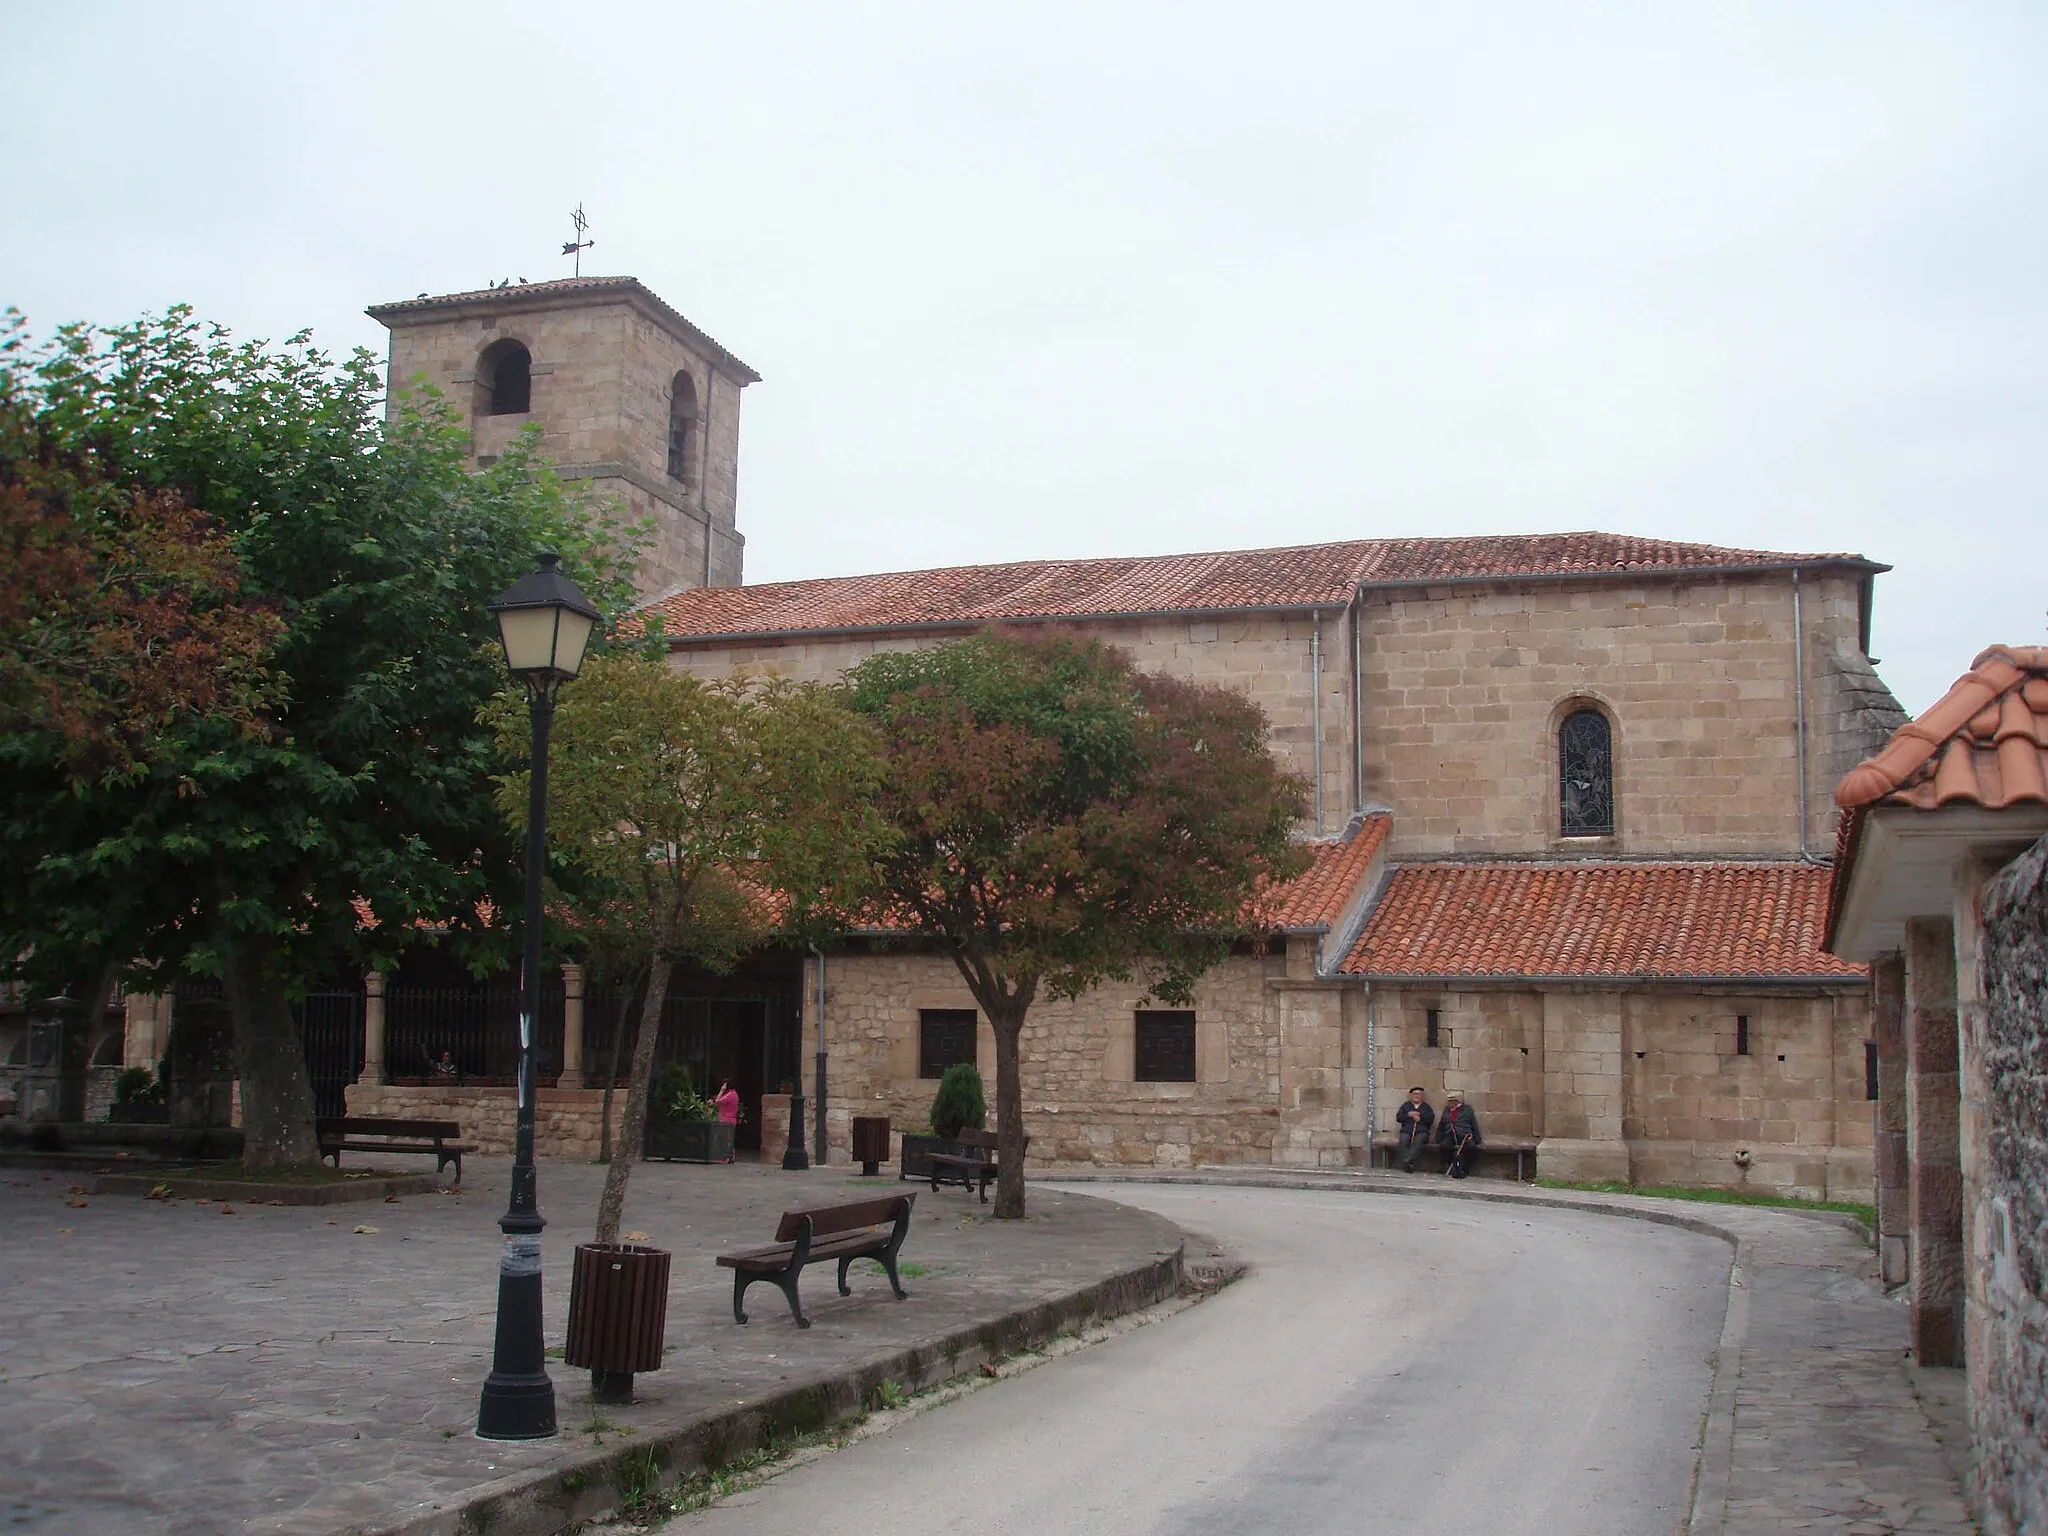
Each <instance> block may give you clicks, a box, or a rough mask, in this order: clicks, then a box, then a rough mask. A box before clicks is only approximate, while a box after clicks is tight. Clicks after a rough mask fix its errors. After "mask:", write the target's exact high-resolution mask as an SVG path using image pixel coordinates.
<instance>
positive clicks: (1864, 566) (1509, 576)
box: [1358, 555, 1891, 592]
mask: <svg viewBox="0 0 2048 1536" xmlns="http://www.w3.org/2000/svg"><path fill="white" fill-rule="evenodd" d="M1890 569H1891V567H1890V566H1888V565H1883V564H1880V563H1879V562H1878V561H1875V560H1866V559H1865V558H1864V557H1863V556H1861V555H1823V556H1820V557H1818V558H1816V559H1812V560H1770V561H1753V562H1746V563H1743V564H1739V565H1725V564H1724V565H1631V566H1611V567H1607V568H1605V569H1601V570H1585V571H1495V572H1492V573H1490V574H1489V573H1484V572H1476V571H1473V572H1460V573H1459V574H1457V575H1455V576H1403V577H1400V578H1397V579H1395V580H1392V581H1360V582H1359V584H1358V590H1359V591H1361V592H1397V591H1410V590H1413V589H1415V588H1418V587H1472V586H1492V585H1493V584H1495V583H1497V582H1514V581H1543V582H1550V581H1656V580H1680V579H1683V578H1686V577H1693V576H1769V575H1780V576H1783V575H1789V574H1791V573H1792V572H1794V571H1814V570H1839V571H1855V572H1857V573H1859V574H1861V575H1867V576H1881V575H1883V574H1884V573H1885V572H1886V571H1889V570H1890Z"/></svg>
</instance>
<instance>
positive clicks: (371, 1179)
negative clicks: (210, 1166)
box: [91, 1173, 441, 1205]
mask: <svg viewBox="0 0 2048 1536" xmlns="http://www.w3.org/2000/svg"><path fill="white" fill-rule="evenodd" d="M440 1187H441V1180H440V1176H439V1175H438V1174H432V1173H386V1174H372V1175H370V1176H368V1177H367V1178H360V1179H355V1178H351V1179H344V1180H340V1181H337V1182H335V1183H332V1184H287V1183H276V1184H265V1183H262V1182H261V1181H258V1180H245V1179H210V1178H208V1177H206V1176H205V1175H204V1174H201V1175H199V1176H198V1177H196V1178H194V1177H191V1176H182V1175H179V1174H177V1173H103V1174H101V1175H100V1176H99V1177H98V1178H97V1179H95V1180H94V1181H93V1185H92V1191H91V1192H92V1193H93V1194H95V1195H141V1196H143V1197H144V1198H145V1199H146V1198H148V1197H149V1196H150V1194H151V1193H152V1192H153V1191H155V1190H157V1189H164V1190H166V1191H168V1193H166V1194H165V1195H164V1196H163V1197H162V1198H164V1199H167V1200H239V1201H241V1202H242V1203H243V1204H244V1205H341V1204H343V1203H345V1202H347V1201H352V1200H384V1199H386V1198H387V1197H392V1196H399V1195H431V1194H433V1193H435V1192H436V1191H437V1190H438V1189H439V1188H440Z"/></svg>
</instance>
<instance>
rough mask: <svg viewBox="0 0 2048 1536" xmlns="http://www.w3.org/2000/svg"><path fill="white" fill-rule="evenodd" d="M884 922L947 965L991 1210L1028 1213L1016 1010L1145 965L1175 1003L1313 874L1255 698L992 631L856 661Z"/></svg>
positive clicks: (1081, 649)
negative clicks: (990, 1153) (965, 1034)
mask: <svg viewBox="0 0 2048 1536" xmlns="http://www.w3.org/2000/svg"><path fill="white" fill-rule="evenodd" d="M844 686H845V690H846V696H847V699H848V702H849V703H850V704H851V705H852V707H853V708H854V709H855V711H857V712H858V713H860V714H862V715H865V716H867V717H868V718H869V719H870V720H872V721H873V722H874V723H875V725H876V726H877V728H878V729H879V732H880V736H881V740H882V754H883V764H884V768H883V780H882V788H881V792H880V794H879V795H878V797H877V805H878V808H879V809H880V810H881V812H882V815H883V817H884V818H885V820H886V821H887V822H888V823H889V825H890V827H891V829H892V831H893V833H894V838H893V841H892V842H891V843H890V844H888V845H886V846H885V847H884V849H883V851H882V852H881V853H880V855H879V882H880V886H881V888H882V890H883V891H884V892H885V893H886V895H885V898H884V900H885V903H886V906H887V913H886V916H887V917H888V918H889V919H890V920H892V921H894V922H897V923H900V924H902V925H904V926H907V927H909V928H913V929H915V930H917V931H918V932H920V933H922V934H925V935H927V936H929V937H930V938H931V939H932V940H934V941H935V942H936V943H937V944H938V945H939V946H940V947H941V948H942V949H943V950H944V951H945V952H946V954H947V955H949V956H950V957H951V958H952V961H953V963H954V965H955V966H957V967H958V969H959V971H960V974H961V976H962V977H963V978H964V979H965V980H966V983H967V986H968V989H969V990H970V991H971V992H972V993H973V994H974V999H975V1001H976V1002H977V1003H979V1004H980V1005H981V1009H982V1012H983V1013H985V1014H986V1015H987V1016H988V1020H989V1023H990V1025H991V1026H992V1028H993V1030H994V1033H995V1043H996V1133H997V1137H998V1146H997V1156H998V1159H999V1161H1000V1164H1001V1171H1000V1172H999V1174H998V1176H997V1183H996V1189H997V1196H996V1206H995V1214H996V1215H997V1216H999V1217H1008V1218H1016V1217H1021V1216H1022V1215H1023V1214H1024V1157H1023V1152H1024V1099H1023V1087H1022V1081H1021V1076H1020V1053H1021V1038H1022V1033H1023V1027H1024V1019H1025V1016H1026V1015H1027V1013H1028V1012H1029V1010H1030V1008H1031V1005H1032V1003H1033V1002H1034V1001H1035V1000H1036V999H1037V998H1038V997H1039V996H1040V995H1041V994H1043V995H1046V996H1050V997H1054V998H1075V997H1079V996H1080V995H1081V994H1083V993H1085V992H1087V991H1089V990H1090V989H1092V988H1094V987H1097V986H1100V985H1101V984H1103V983H1104V982H1110V981H1124V980H1128V979H1130V978H1131V977H1132V976H1133V975H1136V974H1141V973H1142V974H1143V975H1144V977H1145V978H1146V981H1147V985H1148V987H1149V989H1150V992H1151V995H1153V996H1156V997H1159V998H1160V999H1162V1000H1163V1001H1167V1002H1179V1003H1184V1002H1186V1001H1188V1000H1189V999H1190V998H1191V997H1192V995H1193V989H1194V986H1195V983H1196V981H1197V980H1198V979H1199V978H1200V977H1201V975H1202V973H1203V972H1204V971H1206V970H1207V969H1209V968H1210V967H1211V966H1213V965H1214V964H1216V963H1217V962H1218V961H1219V960H1221V959H1222V958H1223V957H1224V956H1225V955H1227V954H1228V953H1229V951H1230V947H1231V945H1232V944H1233V943H1234V942H1238V941H1241V940H1242V939H1244V938H1245V937H1247V936H1248V926H1247V912H1248V910H1249V907H1250V903H1251V902H1252V901H1253V899H1254V897H1255V896H1256V895H1257V893H1258V891H1259V889H1260V888H1261V886H1262V885H1264V884H1266V883H1269V882H1271V881H1274V880H1280V879H1287V878H1290V877H1292V876H1293V875H1295V874H1298V873H1300V872H1301V870H1303V869H1304V868H1306V867H1307V859H1306V856H1305V855H1304V854H1303V853H1302V851H1301V850H1300V849H1299V848H1298V847H1297V846H1296V845H1295V844H1294V843H1293V841H1292V840H1291V832H1292V829H1293V828H1294V826H1295V825H1296V824H1297V823H1298V822H1299V821H1300V819H1301V817H1302V816H1303V815H1304V814H1305V812H1306V809H1307V792H1306V786H1305V785H1304V784H1303V783H1302V781H1301V780H1300V779H1299V778H1298V777H1296V776H1294V775H1291V774H1288V773H1286V772H1284V771H1283V770H1282V769H1281V768H1280V766H1279V764H1278V763H1276V762H1275V761H1274V759H1273V756H1272V753H1271V752H1270V751H1269V750H1268V748H1267V745H1266V719H1265V716H1264V714H1263V712H1262V711H1261V710H1260V709H1259V708H1258V706H1257V705H1255V704H1253V703H1252V702H1251V701H1250V700H1249V699H1247V698H1245V697H1244V696H1243V695H1241V694H1238V693H1234V692H1232V691H1230V690H1228V689H1224V688H1217V687H1209V686H1203V685H1201V684H1196V683H1191V682H1186V681H1183V680H1180V679H1177V678H1171V677H1163V676H1158V675H1154V674H1150V673H1146V672H1142V671H1140V670H1139V669H1138V668H1137V667H1136V666H1135V665H1134V664H1133V662H1132V661H1131V659H1130V657H1129V656H1128V655H1126V654H1124V653H1123V652H1120V651H1117V650H1115V649H1113V648H1111V647H1109V646H1107V645H1104V644H1102V643H1101V642H1099V641H1094V640H1085V639H1077V638H1072V637H1066V636H1057V635H1030V634H1024V633H1017V632H1008V633H1004V632H988V633H983V634H980V635H976V636H973V637H971V638H969V639H966V640H960V641H955V642H952V643H950V644H945V645H940V646H935V647H933V648H931V649H928V650H921V651H911V652H903V653H885V654H882V655H877V656H873V657H870V658H869V659H868V660H867V661H865V662H863V663H861V665H860V666H858V667H856V668H855V669H854V670H853V671H852V672H850V673H849V674H848V675H847V678H846V680H845V685H844Z"/></svg>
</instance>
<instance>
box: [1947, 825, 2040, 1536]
mask: <svg viewBox="0 0 2048 1536" xmlns="http://www.w3.org/2000/svg"><path fill="white" fill-rule="evenodd" d="M1983 913H1984V947H1983V956H1982V974H1983V990H1984V994H1985V1000H1986V1007H1985V1008H1984V1010H1983V1021H1982V1026H1981V1028H1982V1038H1981V1041H1977V1042H1974V1043H1975V1044H1977V1046H1978V1051H1977V1054H1978V1057H1979V1060H1980V1061H1981V1063H1982V1073H1983V1077H1984V1088H1985V1092H1984V1114H1983V1116H1982V1117H1981V1121H1980V1123H1979V1125H1978V1127H1977V1128H1976V1129H1977V1144H1976V1145H1974V1146H1972V1147H1971V1148H1968V1149H1966V1152H1965V1156H1966V1159H1967V1160H1968V1162H1969V1165H1970V1167H1971V1169H1972V1172H1973V1173H1974V1174H1975V1178H1974V1179H1973V1185H1974V1189H1973V1193H1974V1195H1975V1197H1976V1206H1977V1213H1976V1214H1977V1219H1976V1220H1975V1222H1973V1224H1972V1226H1973V1232H1972V1237H1973V1246H1974V1247H1975V1248H1976V1249H1977V1251H1976V1252H1974V1253H1972V1254H1971V1256H1970V1258H1971V1263H1970V1296H1969V1327H1968V1345H1967V1355H1968V1359H1969V1366H1970V1393H1971V1421H1972V1425H1973V1428H1974V1430H1975V1440H1976V1448H1977V1472H1976V1481H1977V1487H1976V1489H1975V1490H1974V1491H1975V1492H1976V1493H1977V1495H1978V1499H1979V1504H1980V1510H1981V1513H1982V1515H1983V1518H1984V1523H1985V1529H1986V1531H1987V1533H1988V1536H2011V1533H2015V1532H2022V1533H2023V1532H2031V1531H2041V1530H2048V839H2044V840H2043V841H2041V842H2039V843H2036V844H2035V845H2034V846H2033V847H2032V848H2031V849H2029V850H2028V851H2027V852H2026V853H2025V854H2023V855H2022V856H2021V857H2020V858H2019V859H2017V860H2016V861H2014V862H2013V863H2012V864H2011V865H2009V866H2008V867H2007V868H2006V869H2005V870H2004V871H2003V872H2002V873H2001V874H1999V875H1998V876H1997V877H1996V878H1995V879H1994V880H1992V882H1991V883H1990V885H1989V886H1988V888H1987V889H1986V891H1985V894H1984V904H1983Z"/></svg>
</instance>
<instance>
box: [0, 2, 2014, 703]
mask: <svg viewBox="0 0 2048 1536" xmlns="http://www.w3.org/2000/svg"><path fill="white" fill-rule="evenodd" d="M0 22H4V36H5V39H6V45H7V52H8V54H9V55H10V67H9V69H8V71H7V75H8V88H9V97H10V100H9V109H8V111H7V113H6V115H5V118H4V125H0V151H4V154H5V164H6V165H7V166H8V177H7V179H8V183H9V187H8V208H9V218H8V220H7V224H8V234H7V238H6V239H5V240H0V303H11V304H13V305H15V306H17V307H19V308H21V309H23V310H25V311H26V312H27V313H28V315H29V316H30V319H31V322H32V323H33V324H34V325H35V326H36V327H37V328H38V329H47V328H48V327H49V326H51V325H53V324H55V323H56V322H58V321H60V320H66V319H75V318H87V319H94V320H101V321H111V320H115V319H123V318H130V317H133V316H134V315H136V314H138V313H140V312H142V311H144V310H154V309H160V308H162V307H163V306H165V305H167V304H170V303H172V302H175V301H179V300H189V301H190V302H192V303H193V304H194V305H196V306H197V307H198V309H199V311H200V313H201V314H202V315H204V316H206V317H208V318H211V319H217V320H219V321H221V322H223V323H225V324H227V325H228V326H229V327H231V328H232V329H233V330H234V331H235V332H237V333H238V334H240V335H251V336H266V337H273V338H281V337H282V336H284V335H286V334H288V333H289V332H291V331H293V330H296V329H298V328H300V327H301V326H311V327H312V328H313V330H314V332H315V334H316V337H317V339H318V340H320V341H321V342H322V343H324V344H326V345H328V346H330V347H332V348H336V349H346V348H349V347H353V346H368V347H372V348H374V349H376V350H377V351H378V352H379V353H380V354H381V353H382V351H383V349H384V332H383V331H382V329H381V327H379V326H377V325H376V324H375V322H373V321H371V320H369V319H368V318H367V317H365V316H364V315H363V313H362V310H363V306H365V305H367V304H370V303H374V302H377V301H380V300H389V299H398V298H410V297H411V296H413V295H414V294H417V293H421V292H433V293H441V292H447V291H451V290H456V289H464V288H474V287H480V286H482V285H483V284H484V283H486V282H489V281H492V280H495V279H499V278H504V277H511V278H520V277H525V278H530V279H534V280H539V279H541V278H546V277H556V276H564V275H567V272H568V270H569V266H568V262H567V261H566V260H565V259H564V258H562V257H560V256H559V255H558V254H557V252H558V251H559V248H560V243H561V242H562V241H563V240H564V239H566V238H568V236H569V224H568V214H569V210H570V209H571V208H572V207H573V206H575V204H576V203H577V202H578V201H581V202H582V203H583V204H584V205H585V207H586V208H587V209H588V212H589V215H590V219H591V223H592V233H593V235H594V236H595V237H596V239H597V242H598V243H597V247H596V249H595V250H594V251H593V252H591V253H589V258H588V259H587V261H586V267H585V270H586V271H595V272H602V273H631V274H633V275H635V276H638V277H639V278H641V279H642V280H644V281H645V282H647V283H648V284H649V285H650V286H652V287H653V288H654V289H655V290H656V291H657V292H658V293H660V294H661V295H662V296H663V297H664V298H666V299H668V300H669V302H671V303H672V304H674V305H675V306H676V307H677V308H678V309H680V310H682V311H683V312H684V313H685V314H687V315H689V316H690V317H691V318H692V319H693V320H694V321H696V322H697V323H698V324H699V325H700V326H701V327H702V328H703V329H704V330H706V331H708V332H709V333H710V334H712V335H713V336H716V337H717V338H718V339H719V340H720V341H721V342H723V343H724V344H725V345H726V346H727V347H729V348H730V349H731V350H732V351H734V352H736V353H737V354H738V355H739V356H741V357H743V358H745V359H746V360H747V361H748V362H749V363H751V364H753V366H754V367H756V368H757V369H759V370H760V372H761V373H762V374H763V375H764V382H763V383H761V384H759V385H757V386H755V387H753V388H751V389H749V390H748V392H747V395H746V407H745V416H744V418H743V421H744V426H743V432H742V444H743V453H742V472H741V480H740V526H741V529H742V531H743V532H744V533H745V534H746V535H747V537H748V540H749V544H748V549H747V579H748V580H749V581H773V580H779V579H786V578H791V577H803V576H816V575H831V574H841V573H850V572H857V571H865V570H882V569H900V568H905V567H920V566H933V565H947V564H958V563H965V562H973V561H993V560H1011V559H1029V558H1036V557H1052V556H1072V555H1115V554H1144V553H1162V552H1170V551H1178V550H1189V549H1227V548H1240V547H1245V546H1256V545H1270V544H1290V543H1307V542H1314V541H1318V540H1324V539H1339V538H1355V537H1367V536H1414V535H1432V534H1466V533H1528V532H1540V531H1550V530H1566V529H1579V528H1600V529H1608V530H1613V531H1617V532H1631V533H1640V534H1647V535H1655V536H1661V537H1668V538H1678V539H1697V540H1705V541H1712V542H1717V543H1726V544H1739V545H1753V546H1760V547H1765V548H1772V549H1782V550H1851V551H1856V552H1859V553H1863V554H1867V555H1869V556H1871V557H1872V558H1874V559H1877V560H1882V561H1885V562H1888V563H1890V564H1892V565H1894V566H1896V567H1897V569H1896V570H1895V571H1894V572H1893V573H1892V574H1890V575H1888V576H1884V577H1881V578H1880V579H1879V582H1878V599H1877V628H1876V640H1875V643H1874V649H1875V650H1876V651H1877V653H1878V655H1879V656H1880V657H1882V658H1883V666H1882V670H1883V672H1884V674H1885V676H1886V678H1887V679H1888V680H1889V681H1890V682H1891V684H1892V686H1893V688H1894V690H1895V691H1896V692H1897V693H1898V694H1899V696H1900V699H1901V701H1902V702H1903V703H1905V704H1906V705H1907V707H1908V708H1910V709H1914V710H1918V709H1921V708H1923V707H1925V706H1926V705H1927V704H1929V703H1930V702H1932V701H1933V699H1934V698H1936V697H1937V696H1939V694H1940V693H1941V691H1942V690H1943V689H1944V688H1945V687H1946V686H1947V684H1948V683H1949V682H1950V681H1951V680H1952V679H1953V678H1954V677H1955V676H1956V675H1957V674H1958V673H1960V672H1961V671H1962V670H1963V669H1964V668H1966V667H1967V666H1968V665H1969V662H1970V659H1971V657H1972V656H1973V655H1974V654H1975V653H1976V652H1977V651H1978V650H1979V649H1980V648H1981V647H1983V646H1984V645H1987V644H1990V643H1992V642H1994V641H2006V642H2020V643H2041V642H2042V641H2043V640H2044V638H2048V630H2044V609H2048V580H2044V576H2048V515H2044V512H2043V508H2042V505H2041V496H2040V486H2041V479H2042V476H2041V459H2042V447H2043V441H2044V416H2043V405H2044V371H2048V345H2044V342H2048V336H2044V326H2043V320H2044V294H2043V274H2044V273H2048V259H2044V258H2048V249H2044V246H2048V211H2044V206H2043V199H2042V192H2043V173H2044V171H2048V88H2044V86H2043V81H2044V79H2048V69H2044V66H2048V49H2044V41H2048V7H2042V6H2040V5H2038V4H2037V5H2031V6H2029V5H2018V4H2015V5H1992V4H1950V3H1944V4H1932V3H1929V4H1919V5H1914V6H1888V5H1881V4H1871V3H1857V4H1853V5H1851V4H1839V5H1836V4H1798V3H1791V0H1772V3H1768V4H1757V5H1740V4H1734V3H1729V0H1712V3H1700V4H1694V5H1682V4H1659V5H1651V6H1645V5H1641V4H1628V5H1615V6H1598V5H1576V4H1537V3H1533V0H1512V3H1508V0H1503V3H1499V4H1493V5H1484V6H1476V5H1474V6H1464V5H1453V4H1432V5H1398V6H1396V5H1361V4H1329V5H1325V6H1319V7H1289V6H1279V5H1273V4H1265V5H1260V6H1246V5H1231V6H1227V7H1226V6H1195V5H1178V6H1171V7H1169V6H1165V5H1159V6H1141V5H1122V4H1108V3H1099V0H1098V3H1094V4H1088V5H1079V6H1062V5H1049V4H1044V3H1036V4H1032V5H1029V6H1025V5H1008V6H1002V5H989V4H960V3H958V0H954V3H951V4H933V5H930V6H896V5H881V4H853V5H848V4H838V5H829V6H827V5H818V6H815V7H798V6H787V5H767V4H731V3H727V4H721V5H716V6H711V5H694V4H675V3H668V4H649V5H646V6H633V5H625V4H618V5H605V4H589V3H586V4H581V5H574V6H571V5H563V4H555V5H545V6H543V5H521V4H516V3H501V4H494V5H488V6H469V5H454V4H434V3H427V0H415V3H412V4H406V5H396V4H391V5H381V4H372V3H363V0H352V3H350V4H347V5H342V4H332V5H326V6H315V5H312V4H297V3H292V4H278V3H266V4H249V5H198V4H173V3H150V4H132V5H115V4H104V3H101V4H95V3H89V0H66V3H65V4H62V5H52V4H49V3H47V0H35V3H21V0H0Z"/></svg>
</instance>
